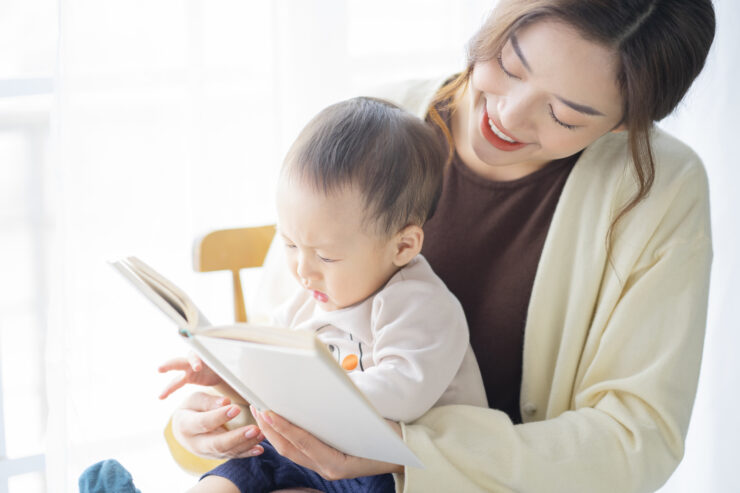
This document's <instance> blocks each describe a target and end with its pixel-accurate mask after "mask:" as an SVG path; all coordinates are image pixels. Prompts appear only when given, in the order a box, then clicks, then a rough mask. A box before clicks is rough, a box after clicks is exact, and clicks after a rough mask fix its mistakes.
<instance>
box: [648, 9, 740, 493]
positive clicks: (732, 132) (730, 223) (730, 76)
mask: <svg viewBox="0 0 740 493" xmlns="http://www.w3.org/2000/svg"><path fill="white" fill-rule="evenodd" d="M714 4H715V10H716V13H717V35H716V37H715V40H714V45H713V46H712V50H711V52H710V54H709V59H708V61H707V65H706V68H705V69H704V72H703V74H702V75H701V76H700V77H699V79H697V81H696V83H695V84H694V87H693V88H692V90H691V91H690V93H689V95H688V97H687V98H686V100H685V101H684V102H683V103H682V104H681V106H680V107H679V109H678V110H677V111H676V112H675V114H673V115H672V116H670V117H669V118H667V119H666V120H665V121H664V122H662V123H661V126H662V127H663V128H665V129H667V130H668V131H670V132H671V133H673V134H674V135H677V136H678V137H679V138H681V139H682V140H683V141H684V142H686V143H688V144H689V145H691V147H693V148H694V150H695V151H696V152H697V153H698V154H699V156H701V158H702V160H703V161H704V165H705V166H706V169H707V173H708V175H709V187H710V193H711V207H712V239H713V241H714V263H713V266H712V280H711V286H710V295H709V315H708V324H707V335H706V339H705V343H704V359H703V362H702V370H701V376H700V379H699V390H698V394H697V398H696V402H695V404H694V414H693V416H692V420H691V426H690V427H689V435H688V439H687V441H686V455H685V458H684V460H683V462H682V463H681V465H680V466H679V468H678V470H677V471H676V473H675V474H674V475H673V476H672V477H671V479H670V480H669V481H668V483H667V484H666V485H665V486H664V488H663V489H662V490H661V491H662V492H666V493H674V492H676V493H678V492H680V493H688V492H696V491H716V492H724V491H728V492H729V491H740V478H739V477H738V474H737V465H738V460H737V448H738V446H740V422H739V421H738V419H737V416H738V408H739V407H740V394H739V393H738V392H737V390H736V389H737V388H738V384H739V383H740V358H739V357H738V354H737V351H738V349H740V331H738V329H740V260H738V252H740V217H739V216H738V214H739V213H740V194H738V192H737V185H738V183H740V168H739V167H738V166H737V164H736V161H737V159H736V156H735V149H734V147H733V145H734V144H735V143H736V142H737V138H738V133H739V132H740V119H738V113H740V95H739V94H738V87H740V58H738V47H739V46H740V32H739V31H738V30H737V26H738V25H740V24H739V23H740V3H738V2H736V1H734V0H715V2H714Z"/></svg>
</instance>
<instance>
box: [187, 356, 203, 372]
mask: <svg viewBox="0 0 740 493" xmlns="http://www.w3.org/2000/svg"><path fill="white" fill-rule="evenodd" d="M188 363H189V364H190V368H192V369H193V371H200V370H202V369H203V361H202V360H201V359H200V358H199V357H198V355H197V354H195V353H192V352H191V353H190V354H188Z"/></svg>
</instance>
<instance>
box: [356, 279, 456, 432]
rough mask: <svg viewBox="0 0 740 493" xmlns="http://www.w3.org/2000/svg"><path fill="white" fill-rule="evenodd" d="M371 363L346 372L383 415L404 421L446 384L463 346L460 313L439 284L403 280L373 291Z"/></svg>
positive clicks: (425, 408) (422, 409)
mask: <svg viewBox="0 0 740 493" xmlns="http://www.w3.org/2000/svg"><path fill="white" fill-rule="evenodd" d="M371 323H372V327H371V330H372V334H373V338H374V344H373V350H372V358H373V363H374V366H372V367H370V368H367V369H366V370H365V371H363V372H352V373H350V374H349V376H350V378H352V380H353V381H354V383H355V384H356V385H357V386H358V387H359V388H360V390H362V392H363V393H364V394H365V396H366V397H367V398H368V399H369V400H370V402H372V404H373V405H374V406H375V408H376V409H377V410H378V411H379V412H380V414H382V415H383V416H384V417H386V418H389V419H393V420H396V421H403V422H410V421H413V420H415V419H416V418H418V417H420V416H421V415H423V414H424V413H425V412H427V411H428V410H429V409H430V408H431V407H432V406H433V405H434V404H435V403H436V402H437V401H438V400H439V398H440V397H441V396H442V394H443V393H444V392H445V390H446V389H447V388H448V387H449V385H450V383H451V382H452V381H453V379H454V378H455V376H456V375H457V373H458V370H459V369H460V366H461V364H462V362H463V359H464V357H465V354H466V351H467V349H468V346H469V335H468V327H467V323H466V321H465V314H464V312H463V310H462V307H461V306H460V303H459V302H458V300H457V299H456V298H455V297H454V296H453V295H452V293H450V292H449V291H448V290H447V289H446V288H445V287H444V286H443V285H441V284H436V283H427V282H423V281H417V280H407V281H403V282H400V283H396V284H391V285H389V286H387V287H386V288H385V289H384V290H383V291H381V292H380V293H379V294H378V295H376V297H375V300H374V302H373V310H372V321H371Z"/></svg>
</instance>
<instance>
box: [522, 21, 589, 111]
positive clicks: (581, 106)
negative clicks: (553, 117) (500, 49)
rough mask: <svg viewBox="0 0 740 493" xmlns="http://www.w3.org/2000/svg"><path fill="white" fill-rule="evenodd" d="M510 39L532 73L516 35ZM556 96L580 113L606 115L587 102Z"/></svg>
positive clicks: (525, 66)
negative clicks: (579, 102) (582, 102)
mask: <svg viewBox="0 0 740 493" xmlns="http://www.w3.org/2000/svg"><path fill="white" fill-rule="evenodd" d="M509 40H510V41H511V47H512V48H514V53H516V56H518V57H519V61H521V62H522V65H523V66H524V68H525V69H526V70H527V72H530V73H531V72H532V67H530V66H529V62H528V61H527V59H526V58H525V57H524V53H522V49H521V47H520V46H519V40H518V39H516V35H515V34H513V33H512V34H511V36H509ZM555 97H556V98H558V100H559V101H560V102H561V103H563V104H564V105H566V106H569V107H570V108H573V109H574V110H576V111H578V112H579V113H583V114H585V115H591V116H604V113H602V112H601V111H599V110H597V109H595V108H592V107H590V106H587V105H585V104H578V103H574V102H573V101H570V100H568V99H565V98H563V97H560V96H558V95H555Z"/></svg>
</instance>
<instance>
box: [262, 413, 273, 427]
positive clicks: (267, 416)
mask: <svg viewBox="0 0 740 493" xmlns="http://www.w3.org/2000/svg"><path fill="white" fill-rule="evenodd" d="M270 414H271V413H270V411H265V412H264V413H262V419H264V420H265V421H267V424H270V425H271V424H272V416H270Z"/></svg>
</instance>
